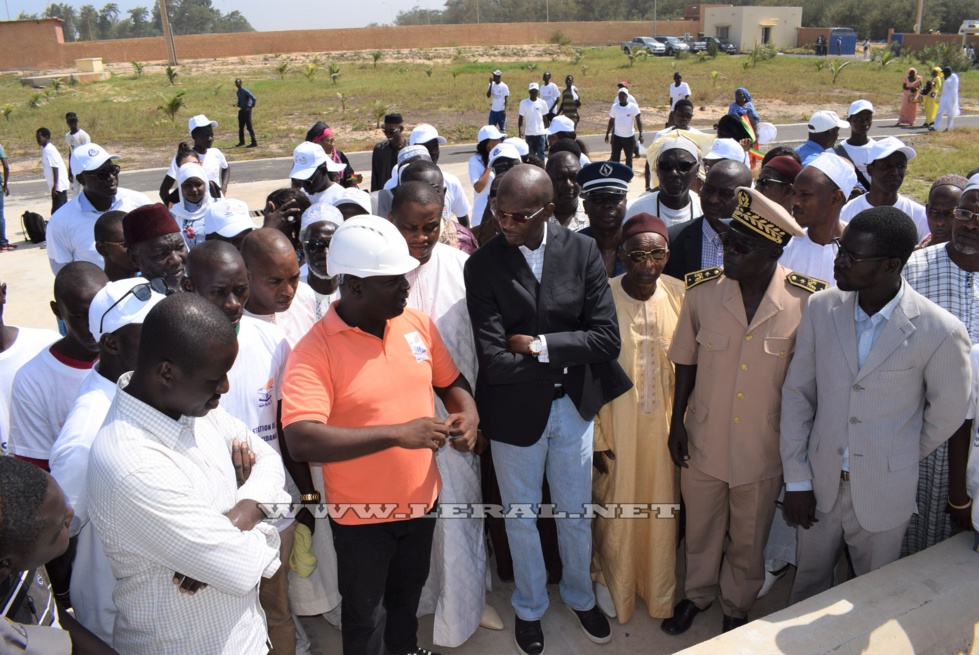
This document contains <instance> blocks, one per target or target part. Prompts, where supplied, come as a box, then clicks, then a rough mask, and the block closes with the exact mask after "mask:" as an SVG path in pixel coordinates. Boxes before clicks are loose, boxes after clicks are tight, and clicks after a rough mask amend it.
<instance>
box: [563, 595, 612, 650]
mask: <svg viewBox="0 0 979 655" xmlns="http://www.w3.org/2000/svg"><path fill="white" fill-rule="evenodd" d="M571 611H572V612H574V613H575V615H577V617H578V621H580V622H581V629H582V630H584V631H585V636H586V637H588V638H589V639H591V640H592V641H594V642H595V643H596V644H607V643H608V642H610V641H612V628H611V627H610V626H609V624H608V619H607V618H605V615H604V614H602V612H601V610H599V609H598V606H597V605H596V606H595V607H593V608H591V609H590V610H585V611H584V612H579V611H578V610H571Z"/></svg>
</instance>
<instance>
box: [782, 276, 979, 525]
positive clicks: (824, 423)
mask: <svg viewBox="0 0 979 655" xmlns="http://www.w3.org/2000/svg"><path fill="white" fill-rule="evenodd" d="M856 296H857V294H856V293H855V292H846V291H841V290H839V289H835V288H834V289H827V290H826V291H821V292H819V293H816V294H814V295H813V296H812V297H811V298H810V299H809V306H808V307H807V309H806V312H805V314H804V315H803V317H802V324H801V325H800V326H799V332H798V334H797V336H796V342H795V355H794V356H793V358H792V362H791V364H789V370H788V374H787V375H786V378H785V384H784V386H783V387H782V417H781V435H780V439H781V442H780V443H781V455H782V468H783V474H784V477H785V482H786V483H789V482H801V481H805V480H811V481H812V485H813V491H814V492H815V494H816V508H817V509H818V510H819V511H820V512H828V511H829V510H831V509H832V508H833V504H834V503H835V502H836V496H837V493H838V492H839V487H840V470H841V466H842V463H843V452H844V450H845V449H846V448H847V447H849V448H850V490H851V493H852V496H853V508H854V512H855V513H856V517H857V520H858V521H859V522H860V525H861V526H862V527H863V528H864V529H866V530H868V531H870V532H881V531H884V530H890V529H893V528H896V527H898V526H899V525H901V524H902V523H904V522H905V521H907V520H908V518H910V516H911V515H912V514H913V513H915V512H916V511H917V506H916V503H915V496H916V493H917V485H918V461H919V460H921V459H923V458H924V457H926V456H927V455H928V454H929V453H930V452H931V451H933V450H935V448H937V447H938V446H940V445H941V444H942V443H943V442H945V441H946V440H947V439H948V438H949V437H950V436H952V433H953V432H955V430H956V429H958V428H959V426H961V425H962V423H963V421H965V415H966V409H967V405H968V401H969V391H970V379H971V377H970V376H971V371H970V368H969V349H970V343H969V337H968V334H967V333H966V330H965V326H964V325H962V323H961V321H959V320H958V319H956V318H955V317H953V316H952V315H951V314H949V313H948V312H946V311H945V310H944V309H942V308H941V307H939V306H938V305H936V304H934V303H933V302H931V301H930V300H928V299H927V298H925V297H924V296H922V295H921V294H919V293H918V292H916V291H915V290H914V289H912V288H911V287H910V285H908V284H907V283H904V296H903V297H902V298H901V300H900V302H899V303H898V306H897V308H896V309H895V311H894V313H893V314H892V315H891V318H890V320H889V321H888V322H887V324H886V325H885V326H884V328H883V330H882V331H881V333H880V335H879V336H878V337H877V340H876V341H875V342H874V346H873V348H872V349H871V350H870V353H869V354H868V355H867V358H866V360H865V361H864V364H863V367H861V368H858V363H857V337H856V324H855V322H854V319H853V311H854V303H855V302H856Z"/></svg>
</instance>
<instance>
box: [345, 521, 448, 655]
mask: <svg viewBox="0 0 979 655" xmlns="http://www.w3.org/2000/svg"><path fill="white" fill-rule="evenodd" d="M432 511H433V512H434V511H435V510H434V509H433V510H432ZM435 521H436V519H435V517H434V515H433V514H429V515H428V516H425V517H421V518H417V519H409V520H407V521H390V522H387V523H368V524H363V525H341V524H339V523H337V522H336V521H334V520H333V519H332V518H331V519H330V528H331V529H332V530H333V545H334V547H335V548H336V552H337V578H338V582H339V588H340V595H341V596H343V604H342V605H341V612H340V620H341V623H342V625H343V630H342V632H343V655H381V654H382V653H384V652H385V651H384V647H385V646H386V647H387V649H388V650H389V651H390V652H392V653H394V654H395V655H401V654H402V653H409V652H411V651H413V650H415V649H416V648H417V647H418V619H417V618H416V616H415V614H416V613H417V612H418V601H419V599H420V598H421V593H422V588H423V587H424V586H425V580H427V579H428V569H429V561H430V558H431V555H432V534H433V532H434V531H435ZM382 606H383V609H382ZM385 613H386V616H385ZM382 632H383V640H382Z"/></svg>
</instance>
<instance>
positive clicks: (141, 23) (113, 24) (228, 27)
mask: <svg viewBox="0 0 979 655" xmlns="http://www.w3.org/2000/svg"><path fill="white" fill-rule="evenodd" d="M167 17H168V18H169V19H170V28H171V29H172V30H173V33H174V34H178V35H180V34H216V33H223V32H254V31H255V29H254V28H253V27H252V26H251V24H250V23H249V22H248V19H247V18H245V17H244V16H243V15H242V14H241V12H240V11H231V12H228V13H227V14H224V13H222V12H221V10H220V9H217V8H215V7H214V6H212V4H211V0H168V1H167ZM17 18H18V20H32V19H37V18H60V19H61V20H63V21H64V23H63V24H62V30H63V31H64V35H65V41H67V42H74V41H101V40H107V39H133V38H138V37H143V36H160V35H161V34H163V24H162V21H161V19H160V6H159V4H157V3H153V6H152V8H151V9H147V8H146V7H133V8H132V9H129V10H127V11H126V12H121V11H120V10H119V6H118V5H117V4H116V3H114V2H108V3H106V4H105V5H103V6H102V8H101V9H96V8H95V6H94V5H90V4H86V5H82V6H81V7H78V9H76V8H75V7H74V6H73V5H70V4H68V3H58V2H53V3H51V4H49V5H48V6H47V7H46V8H45V10H44V11H43V12H42V13H41V14H27V13H25V12H21V13H20V15H19V16H18V17H17Z"/></svg>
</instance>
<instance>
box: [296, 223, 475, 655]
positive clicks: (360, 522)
mask: <svg viewBox="0 0 979 655" xmlns="http://www.w3.org/2000/svg"><path fill="white" fill-rule="evenodd" d="M417 266H418V261H417V260H416V259H414V258H413V257H411V255H410V254H409V252H408V244H407V243H406V242H405V240H404V238H403V237H402V236H401V233H400V232H398V229H397V228H396V227H394V226H393V225H392V224H391V223H390V222H389V221H387V220H385V219H383V218H380V217H377V216H357V217H355V218H351V219H350V220H348V221H346V222H345V223H344V224H343V225H342V226H340V227H339V228H338V229H337V231H336V233H335V234H334V236H333V241H332V243H331V245H330V250H329V252H328V253H327V272H328V273H329V275H330V276H335V275H342V276H343V277H342V281H341V282H340V299H339V300H338V301H336V302H335V303H334V304H333V305H331V306H330V309H329V311H328V312H327V314H326V316H324V317H323V319H322V320H321V321H320V322H318V323H317V324H316V325H315V326H314V327H313V329H312V330H310V332H309V333H308V334H307V335H306V336H305V337H304V338H303V339H302V340H301V341H300V342H299V343H298V344H297V346H296V347H295V349H294V350H293V352H292V355H291V356H290V358H289V363H288V365H287V366H286V372H285V376H284V381H283V387H282V424H283V426H284V428H285V438H286V441H287V443H288V445H289V451H290V452H291V453H292V454H293V457H294V458H295V459H297V460H299V461H310V462H320V463H322V470H323V482H324V488H325V490H326V498H325V499H324V501H325V502H326V503H328V506H329V507H330V526H331V528H332V530H333V539H334V545H335V546H336V551H337V569H338V577H339V587H340V594H341V595H342V596H343V605H342V614H341V622H342V624H343V652H344V653H346V654H348V655H349V654H352V653H353V654H357V655H360V654H362V653H363V654H370V655H374V654H375V653H378V654H379V653H382V652H384V651H383V647H384V646H386V647H387V649H388V650H389V651H390V652H391V653H394V654H395V655H434V654H433V653H432V651H430V650H427V649H424V648H419V647H418V642H417V634H416V633H417V631H418V621H417V619H416V618H415V614H416V612H417V609H418V600H419V598H420V595H421V591H422V587H423V586H424V585H425V580H426V578H427V577H428V568H429V561H430V557H431V547H432V533H433V530H434V527H435V520H434V511H433V510H434V509H435V504H436V501H437V499H438V494H439V490H440V488H441V479H440V478H439V473H438V469H437V468H436V465H435V456H434V453H435V451H436V450H438V449H439V448H442V447H444V446H445V444H446V440H448V441H449V443H450V445H451V447H453V448H455V449H456V450H460V451H463V452H465V451H469V450H471V449H472V447H473V445H474V444H475V441H476V427H477V425H478V423H479V418H478V416H477V414H476V404H475V402H474V401H473V398H472V392H471V390H470V387H469V384H468V383H467V382H466V379H465V378H464V377H463V376H461V375H460V374H459V370H458V369H457V368H456V366H455V364H454V363H453V361H452V357H451V356H450V355H449V352H448V350H447V349H446V347H445V344H444V343H443V342H442V338H441V336H439V333H438V330H437V329H436V327H435V323H434V322H433V321H432V320H431V319H430V318H429V317H428V316H426V315H425V314H422V313H421V312H417V311H415V310H412V309H405V306H406V303H407V299H408V288H409V287H408V282H407V280H406V279H405V273H407V272H409V271H411V270H413V269H414V268H416V267H417ZM435 393H437V394H438V395H439V398H441V400H442V402H443V403H444V404H445V407H446V409H447V410H448V411H449V416H448V417H447V418H445V419H436V418H434V417H435V396H434V394H435ZM382 602H383V603H384V609H385V610H386V612H387V620H386V625H385V626H384V629H383V636H382V634H381V632H382V631H381V630H379V629H378V628H379V625H378V623H379V621H378V619H379V617H380V615H381V612H380V605H381V603H382Z"/></svg>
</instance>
